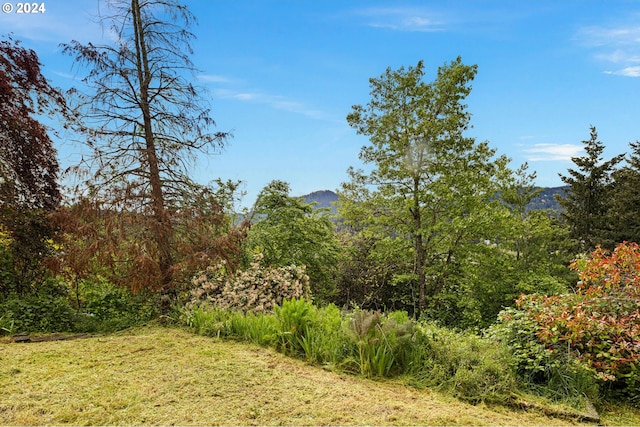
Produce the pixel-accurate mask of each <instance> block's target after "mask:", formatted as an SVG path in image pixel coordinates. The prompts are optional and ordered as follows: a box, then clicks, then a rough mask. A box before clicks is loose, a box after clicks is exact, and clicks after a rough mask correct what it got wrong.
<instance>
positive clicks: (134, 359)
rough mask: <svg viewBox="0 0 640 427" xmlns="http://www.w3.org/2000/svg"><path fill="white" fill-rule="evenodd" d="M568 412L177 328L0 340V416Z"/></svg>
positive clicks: (154, 418) (456, 418)
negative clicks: (328, 364)
mask: <svg viewBox="0 0 640 427" xmlns="http://www.w3.org/2000/svg"><path fill="white" fill-rule="evenodd" d="M622 421H623V422H626V423H630V422H631V423H633V421H634V420H633V419H631V420H629V419H628V418H627V419H624V420H622ZM635 421H637V422H640V418H639V419H637V420H635ZM570 423H571V422H570V421H568V420H559V419H553V418H546V417H544V416H542V415H541V414H536V413H527V412H524V411H510V410H508V409H505V408H488V407H486V406H484V405H479V406H472V405H467V404H464V403H461V402H459V401H457V400H454V399H451V398H448V397H446V396H443V395H440V394H438V393H436V392H433V391H419V390H415V389H411V388H407V387H404V386H402V385H401V384H399V383H397V382H374V381H370V380H365V379H361V378H356V377H350V376H346V375H339V374H336V373H333V372H328V371H325V370H323V369H321V368H318V367H312V366H308V365H306V364H305V363H304V362H301V361H298V360H293V359H290V358H287V357H285V356H282V355H280V354H278V353H276V352H274V351H272V350H269V349H264V348H261V347H256V346H253V345H248V344H243V343H235V342H226V341H219V340H215V339H211V338H205V337H199V336H194V335H191V334H189V333H188V332H185V331H181V330H176V329H163V328H157V327H151V328H140V329H134V330H132V331H128V332H124V333H120V334H114V335H109V336H104V337H97V338H89V339H82V340H73V341H52V342H41V343H32V344H15V343H8V342H3V343H0V425H7V424H11V425H16V424H17V425H42V424H57V425H60V424H75V425H171V424H178V425H214V424H227V425H229V424H232V425H254V424H255V425H336V424H340V425H363V424H368V425H418V424H421V425H425V424H438V425H445V424H455V425H562V424H570ZM574 424H575V422H574Z"/></svg>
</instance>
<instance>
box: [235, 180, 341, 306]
mask: <svg viewBox="0 0 640 427" xmlns="http://www.w3.org/2000/svg"><path fill="white" fill-rule="evenodd" d="M289 191H290V189H289V184H287V183H286V182H283V181H278V180H275V181H272V182H270V183H269V184H268V185H267V186H266V187H265V188H264V189H263V190H262V191H261V192H260V194H259V195H258V198H257V200H256V203H255V205H254V207H253V212H252V217H253V221H254V223H253V224H252V226H251V229H250V230H249V232H248V236H247V242H246V249H247V251H248V252H249V253H262V254H263V255H264V258H263V263H264V264H266V265H274V266H278V267H285V266H289V265H298V266H300V265H305V266H306V268H307V270H306V271H307V274H308V275H309V277H310V282H311V291H312V294H313V296H314V298H316V299H318V300H321V301H327V300H329V299H331V298H332V297H333V294H334V292H335V283H334V271H335V268H336V265H337V262H338V254H339V247H338V240H337V238H336V235H335V232H334V225H333V223H332V222H331V220H330V219H329V216H328V210H327V209H324V210H323V209H314V208H313V205H312V204H309V203H305V202H304V200H303V199H302V198H299V197H291V196H290V195H289Z"/></svg>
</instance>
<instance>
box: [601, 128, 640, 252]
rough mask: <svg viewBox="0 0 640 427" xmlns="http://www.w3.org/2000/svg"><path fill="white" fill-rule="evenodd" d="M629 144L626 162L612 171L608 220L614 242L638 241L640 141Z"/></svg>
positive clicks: (639, 238)
mask: <svg viewBox="0 0 640 427" xmlns="http://www.w3.org/2000/svg"><path fill="white" fill-rule="evenodd" d="M629 146H630V147H631V149H632V153H631V156H630V157H629V159H628V161H627V164H626V165H625V166H624V167H622V168H620V169H619V170H617V171H615V172H614V173H613V180H614V183H613V192H612V194H611V198H610V203H611V209H610V211H609V220H608V222H609V224H611V226H612V239H613V240H615V242H616V243H622V242H624V241H627V242H636V243H639V242H640V216H638V212H640V141H636V142H632V143H630V144H629Z"/></svg>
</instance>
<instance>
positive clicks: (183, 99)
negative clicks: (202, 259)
mask: <svg viewBox="0 0 640 427" xmlns="http://www.w3.org/2000/svg"><path fill="white" fill-rule="evenodd" d="M107 4H108V6H109V9H108V10H109V14H108V15H105V17H104V18H103V22H104V23H105V24H106V25H108V27H109V30H110V31H112V32H113V35H114V37H113V38H114V39H115V40H117V42H116V43H113V44H105V45H95V44H92V43H89V44H86V45H83V44H81V43H79V42H77V41H73V42H71V43H70V44H66V45H64V46H63V47H64V49H63V50H64V52H65V53H68V54H70V55H74V56H75V58H76V60H77V62H78V63H79V64H81V65H87V66H88V67H89V72H88V75H87V76H86V77H85V78H84V79H83V82H84V83H85V84H86V87H87V88H88V89H89V91H88V92H87V93H81V92H80V91H78V90H74V91H72V92H71V94H72V95H74V96H75V98H76V100H77V101H78V102H77V106H76V110H77V111H76V113H77V115H78V116H80V117H83V118H84V121H85V124H86V126H85V127H84V128H83V129H82V130H83V131H84V135H86V138H87V146H88V148H89V149H90V155H89V156H88V157H87V158H86V162H85V163H83V164H81V165H79V168H78V169H81V170H83V171H84V172H85V173H87V174H88V175H87V177H88V178H87V180H86V182H85V184H86V185H87V186H88V188H89V190H90V191H89V194H90V195H91V196H93V197H95V198H96V199H98V200H101V201H103V202H105V203H106V202H108V203H109V204H110V205H112V206H115V207H116V209H119V210H123V209H127V210H131V211H135V212H139V213H141V214H142V215H140V217H139V218H140V220H142V221H144V223H145V224H144V227H141V230H146V231H145V232H144V233H143V235H140V236H137V239H138V240H139V241H142V242H145V243H144V244H141V245H139V246H138V247H139V248H140V250H139V251H138V253H137V254H136V257H137V258H138V259H140V262H143V263H144V265H145V266H147V267H148V269H150V271H148V273H149V274H148V275H147V276H148V277H153V278H157V279H158V280H157V281H158V282H159V286H154V287H160V288H161V289H163V290H167V289H171V287H172V286H173V285H174V284H175V282H174V283H172V280H173V273H174V271H175V267H176V263H177V262H179V260H178V258H179V257H180V253H179V252H178V251H177V248H176V247H175V245H174V242H175V241H176V239H175V225H176V221H175V218H174V217H173V215H174V214H175V213H176V212H180V209H181V207H182V206H183V205H184V200H185V198H186V199H188V198H189V197H191V196H192V195H193V194H194V191H195V192H198V191H200V187H199V186H197V185H195V184H194V183H193V182H192V180H191V179H190V178H189V175H188V170H189V167H190V166H191V164H192V162H193V161H194V160H195V156H196V154H197V153H202V152H204V153H211V152H213V151H215V150H217V149H218V148H219V147H220V146H221V145H223V143H224V142H225V141H226V139H227V137H228V134H227V133H224V132H213V131H211V128H212V126H213V125H214V124H215V123H214V121H213V119H212V118H211V116H210V111H209V108H208V104H207V102H206V100H205V99H204V98H202V96H201V95H202V93H205V92H203V91H200V90H198V88H196V87H195V86H194V85H193V84H192V82H191V81H190V80H189V76H190V74H191V75H193V72H194V71H195V69H194V65H193V63H192V62H191V59H190V56H191V54H192V49H191V45H190V43H191V40H193V38H194V34H193V33H192V32H191V31H190V28H191V26H192V24H193V23H194V21H195V17H194V16H193V15H192V14H191V13H190V11H189V10H188V9H187V7H186V6H185V5H183V4H181V3H180V2H179V1H177V0H126V1H125V0H112V1H109V2H107Z"/></svg>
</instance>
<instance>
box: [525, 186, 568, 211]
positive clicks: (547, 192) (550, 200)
mask: <svg viewBox="0 0 640 427" xmlns="http://www.w3.org/2000/svg"><path fill="white" fill-rule="evenodd" d="M568 189H569V187H567V186H564V187H543V188H542V191H541V192H540V194H538V196H537V197H534V198H533V199H532V200H531V201H530V202H529V204H528V205H527V210H532V211H535V210H542V209H551V210H553V211H562V207H561V206H560V203H558V201H557V200H556V198H555V195H556V194H559V195H560V196H564V195H565V191H567V190H568Z"/></svg>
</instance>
